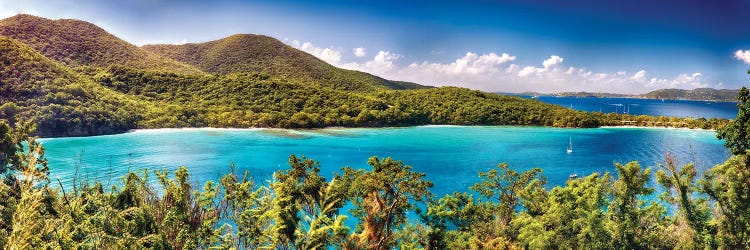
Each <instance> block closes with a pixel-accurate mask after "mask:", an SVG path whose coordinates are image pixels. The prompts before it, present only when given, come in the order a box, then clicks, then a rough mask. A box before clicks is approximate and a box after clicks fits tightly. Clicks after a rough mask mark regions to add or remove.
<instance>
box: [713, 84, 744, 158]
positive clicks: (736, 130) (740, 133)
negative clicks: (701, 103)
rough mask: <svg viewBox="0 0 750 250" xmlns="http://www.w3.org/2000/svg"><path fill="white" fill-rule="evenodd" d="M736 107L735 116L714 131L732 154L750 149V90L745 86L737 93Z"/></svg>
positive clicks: (742, 152)
mask: <svg viewBox="0 0 750 250" xmlns="http://www.w3.org/2000/svg"><path fill="white" fill-rule="evenodd" d="M748 73H750V72H748ZM737 108H738V109H739V110H738V111H737V118H735V119H733V120H732V121H730V122H729V124H727V125H725V126H724V127H721V128H719V129H718V130H717V131H716V136H717V137H718V138H719V139H722V140H724V146H726V147H727V148H729V150H730V151H731V152H732V154H734V155H738V154H746V153H747V150H748V149H750V91H749V90H748V89H747V87H742V88H741V89H740V91H739V93H738V94H737Z"/></svg>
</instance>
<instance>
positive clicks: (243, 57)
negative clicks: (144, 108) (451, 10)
mask: <svg viewBox="0 0 750 250" xmlns="http://www.w3.org/2000/svg"><path fill="white" fill-rule="evenodd" d="M141 47H142V48H143V49H145V50H147V51H150V52H152V53H155V54H159V55H162V56H165V57H168V58H171V59H173V60H176V61H180V62H183V63H186V64H189V65H195V66H196V67H198V68H199V69H201V70H203V71H206V72H209V73H215V74H229V73H239V72H258V73H261V74H265V75H268V76H269V77H272V78H273V77H278V78H281V79H286V80H289V81H299V82H316V81H318V82H321V83H322V84H323V85H325V86H328V87H331V88H333V89H343V90H368V89H369V87H370V86H367V85H375V86H380V87H383V88H388V89H414V88H425V87H426V86H422V85H419V84H415V83H407V82H400V81H391V80H387V79H384V78H381V77H378V76H375V75H372V74H369V73H365V72H360V71H354V70H347V69H341V68H337V67H335V66H333V65H330V64H328V63H326V62H324V61H323V60H321V59H319V58H317V57H315V56H312V55H310V54H307V53H305V52H303V51H300V50H298V49H295V48H292V47H291V46H289V45H287V44H285V43H283V42H281V41H279V40H277V39H275V38H273V37H269V36H265V35H256V34H235V35H231V36H229V37H225V38H222V39H218V40H213V41H208V42H203V43H188V44H182V45H174V44H150V45H144V46H141Z"/></svg>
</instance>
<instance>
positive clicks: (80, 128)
mask: <svg viewBox="0 0 750 250" xmlns="http://www.w3.org/2000/svg"><path fill="white" fill-rule="evenodd" d="M0 83H2V84H0V94H1V95H0V99H1V100H2V104H0V117H2V118H6V119H8V120H11V121H13V120H15V117H16V115H19V116H21V117H33V118H35V120H36V122H37V123H38V126H39V135H42V136H81V135H91V134H108V133H116V132H120V131H123V130H125V129H128V128H132V127H135V126H136V122H137V121H138V120H140V119H141V118H142V117H141V114H143V110H145V106H146V104H145V103H142V102H138V101H135V99H134V98H132V97H129V96H126V95H123V94H120V93H117V92H115V91H112V90H109V89H107V88H104V87H102V86H101V85H99V84H96V83H94V82H92V81H91V80H88V79H85V78H82V77H80V76H79V75H78V74H76V73H75V72H73V71H72V70H70V69H68V68H66V67H64V66H63V65H60V64H59V63H57V62H55V61H52V60H49V59H48V58H46V57H44V56H43V55H41V54H39V53H38V52H36V51H35V50H33V49H32V48H30V47H28V46H26V45H23V44H21V43H20V42H18V41H16V40H14V39H11V38H7V37H2V36H0Z"/></svg>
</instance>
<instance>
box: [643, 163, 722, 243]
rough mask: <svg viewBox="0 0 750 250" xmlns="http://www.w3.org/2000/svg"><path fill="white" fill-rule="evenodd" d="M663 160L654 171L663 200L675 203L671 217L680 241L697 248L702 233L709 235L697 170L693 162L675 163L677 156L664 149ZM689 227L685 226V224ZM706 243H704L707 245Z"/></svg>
mask: <svg viewBox="0 0 750 250" xmlns="http://www.w3.org/2000/svg"><path fill="white" fill-rule="evenodd" d="M665 158H666V159H665V163H664V164H660V165H659V167H660V168H661V169H660V170H659V171H658V172H656V180H657V182H658V183H659V184H661V185H662V186H663V187H664V188H665V189H666V190H665V191H664V193H662V195H661V198H662V200H664V201H666V202H667V203H669V204H672V205H675V206H676V207H677V213H675V215H674V217H675V218H676V219H675V221H674V224H673V225H674V230H673V233H674V234H675V235H676V236H682V235H684V236H683V237H679V238H682V239H681V240H680V241H681V242H679V243H680V244H683V246H684V247H688V248H699V247H700V246H701V245H702V243H707V244H710V242H704V238H705V237H710V236H711V235H710V233H709V232H708V229H707V228H706V227H707V224H708V220H709V218H710V209H709V207H708V201H707V200H706V199H705V198H703V197H701V196H700V195H698V194H697V192H698V191H700V188H699V186H698V183H697V182H696V180H695V177H696V175H697V173H698V172H697V171H696V169H695V165H694V164H693V163H690V164H686V165H683V166H678V163H677V158H676V157H675V156H674V155H672V154H669V153H667V154H666V156H665ZM685 224H687V226H688V227H689V228H690V230H684V229H683V228H684V225H685ZM709 246H710V245H707V246H706V247H709Z"/></svg>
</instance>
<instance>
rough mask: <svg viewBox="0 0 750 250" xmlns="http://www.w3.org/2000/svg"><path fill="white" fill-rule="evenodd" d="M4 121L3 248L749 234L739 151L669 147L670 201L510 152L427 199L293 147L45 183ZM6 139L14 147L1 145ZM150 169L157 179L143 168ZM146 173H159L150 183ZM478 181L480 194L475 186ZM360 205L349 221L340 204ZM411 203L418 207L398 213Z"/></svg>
mask: <svg viewBox="0 0 750 250" xmlns="http://www.w3.org/2000/svg"><path fill="white" fill-rule="evenodd" d="M19 124H24V125H19V126H18V128H15V129H12V128H9V127H8V126H7V125H5V124H4V123H0V129H2V131H4V133H3V134H2V135H3V136H2V137H0V138H4V139H3V140H4V141H5V142H3V144H4V145H11V146H10V147H6V151H5V152H6V153H5V155H13V157H12V158H11V159H12V160H11V161H8V162H7V163H6V176H5V178H3V182H1V183H0V191H2V192H0V217H2V221H1V222H0V245H2V246H3V247H4V248H7V249H28V248H34V249H37V248H43V249H44V248H61V249H77V248H84V249H94V248H96V249H102V248H104V249H111V248H114V249H122V248H136V249H209V248H210V249H327V248H336V249H390V248H400V249H514V248H531V249H558V248H565V249H612V248H617V249H644V248H671V247H675V248H681V249H695V248H725V249H738V248H746V247H748V246H750V243H749V240H748V239H749V238H750V237H749V236H748V235H750V232H749V231H748V228H749V227H748V221H750V213H748V211H750V208H749V207H748V204H750V201H749V200H747V197H750V196H748V195H747V194H749V193H750V189H749V188H748V185H747V183H748V180H750V175H749V174H748V173H750V171H748V168H747V165H746V160H745V158H744V157H746V156H745V155H739V156H733V157H732V158H730V159H729V160H728V161H727V162H725V163H724V164H721V165H718V166H716V167H714V168H713V169H711V170H709V171H707V172H706V174H705V179H704V180H701V181H696V180H695V178H696V175H697V172H696V170H695V168H694V167H693V165H692V164H688V165H684V166H681V167H678V165H677V163H676V162H675V161H674V159H672V158H671V157H667V160H666V162H665V165H662V166H660V171H659V172H658V173H657V174H656V176H657V180H658V183H659V184H660V185H662V186H663V187H665V188H666V189H665V190H664V191H665V192H663V193H662V195H661V197H662V199H663V200H664V201H665V202H666V204H669V205H672V206H675V208H676V209H674V210H673V212H667V211H668V210H667V209H665V208H664V207H663V206H662V205H661V204H660V203H658V202H654V201H653V197H651V195H652V193H653V191H654V188H653V187H651V186H650V183H651V179H650V178H651V172H650V169H649V168H647V169H645V170H644V169H642V168H641V167H640V165H639V164H638V163H636V162H631V163H628V164H625V165H622V164H615V168H616V169H617V175H616V178H613V177H612V176H611V175H610V174H608V173H604V174H598V173H594V174H592V175H590V176H587V177H583V178H574V179H570V180H568V182H567V183H566V184H565V185H564V186H556V187H552V188H551V189H547V188H546V187H545V186H546V179H545V178H544V176H543V175H542V174H541V170H540V169H535V168H533V169H530V170H527V171H523V172H518V171H516V170H515V169H512V168H510V166H508V165H507V164H499V165H498V167H497V168H494V169H490V170H488V171H486V172H481V173H480V174H479V176H480V178H481V180H480V182H479V183H477V184H476V185H474V186H472V187H471V190H472V191H473V193H462V192H456V193H453V194H450V195H446V196H444V197H442V198H440V199H434V197H433V195H432V193H431V192H430V191H429V189H430V187H432V185H433V184H432V183H431V182H430V181H428V180H426V178H425V175H424V174H422V173H418V172H415V171H413V169H412V168H411V167H410V166H408V165H404V164H403V163H402V162H400V161H396V160H393V159H390V158H385V159H382V160H381V159H379V158H377V157H372V158H370V159H369V160H368V164H369V165H370V168H369V169H368V170H362V169H359V170H355V169H352V168H350V167H345V168H343V169H342V171H343V172H342V173H341V174H337V175H336V177H335V178H334V179H333V180H331V181H327V180H326V179H325V178H324V177H322V176H321V175H320V166H319V164H318V162H316V161H313V160H310V159H307V158H304V157H301V158H298V157H296V156H294V155H292V156H290V157H289V168H288V169H287V170H282V171H279V172H277V173H275V174H274V179H273V180H272V181H270V182H269V183H268V184H267V185H256V184H254V183H253V182H252V181H251V180H250V179H249V178H248V176H249V175H248V173H245V174H244V176H242V177H240V176H237V175H236V174H235V173H234V171H231V172H230V173H229V174H227V175H225V176H224V177H223V178H221V181H220V182H219V183H214V182H213V181H208V182H206V183H205V184H204V185H203V187H202V188H200V189H198V188H194V187H193V185H192V184H191V182H190V178H189V174H188V172H187V170H186V168H184V167H182V168H179V169H178V170H176V171H175V172H174V173H173V174H171V173H168V172H167V171H153V172H148V171H144V172H143V173H141V174H138V173H128V174H127V175H125V176H124V177H123V179H122V184H121V185H115V186H112V187H106V188H105V187H104V186H102V184H101V183H98V182H94V183H75V182H74V183H73V188H72V190H70V188H69V187H68V188H64V186H63V185H62V183H58V184H60V186H59V187H53V186H52V185H50V181H49V180H48V177H47V176H48V172H49V170H48V167H47V162H46V160H45V159H44V149H43V148H42V147H41V145H40V144H39V143H37V142H36V141H35V140H34V138H31V137H28V136H27V135H28V133H30V132H33V126H31V125H30V124H31V123H28V122H20V123H19ZM10 151H12V153H10V154H9V153H8V152H10ZM151 173H153V174H154V175H155V176H156V180H155V182H154V181H151V180H150V176H151ZM152 183H156V184H157V185H156V186H152V185H151V184H152ZM475 195H478V196H480V198H476V197H475ZM345 204H351V206H352V210H351V211H349V214H351V215H352V216H354V217H356V219H357V220H355V221H354V223H356V227H355V228H354V230H352V229H350V228H349V227H348V226H347V219H348V218H347V216H344V215H342V214H341V213H342V212H345V211H343V210H342V209H343V208H344V207H345ZM410 213H411V214H418V215H419V217H420V218H421V220H419V221H415V220H414V218H411V219H410V218H409V216H408V214H410Z"/></svg>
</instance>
